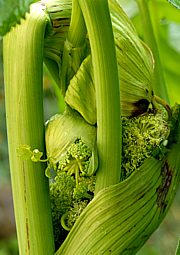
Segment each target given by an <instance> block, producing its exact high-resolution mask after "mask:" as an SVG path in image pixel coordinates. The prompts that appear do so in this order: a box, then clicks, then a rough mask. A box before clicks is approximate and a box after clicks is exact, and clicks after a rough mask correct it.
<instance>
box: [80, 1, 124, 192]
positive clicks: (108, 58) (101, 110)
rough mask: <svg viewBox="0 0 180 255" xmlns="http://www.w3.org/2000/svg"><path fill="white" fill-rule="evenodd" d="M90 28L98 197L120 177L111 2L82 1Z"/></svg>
mask: <svg viewBox="0 0 180 255" xmlns="http://www.w3.org/2000/svg"><path fill="white" fill-rule="evenodd" d="M79 4H80V7H81V10H82V13H83V16H84V19H85V23H86V26H87V31H88V36H89V40H90V47H91V52H92V64H93V72H94V79H95V90H96V102H97V147H98V156H99V168H98V172H97V181H96V193H97V192H98V191H99V190H101V189H103V188H105V187H108V186H109V185H111V184H115V183H118V182H119V180H120V176H121V171H120V169H121V168H120V166H121V117H120V116H121V112H120V92H119V77H118V69H117V61H116V53H115V46H114V37H113V32H112V24H111V19H110V14H109V6H108V1H106V0H105V1H102V0H96V1H92V0H86V1H85V0H79Z"/></svg>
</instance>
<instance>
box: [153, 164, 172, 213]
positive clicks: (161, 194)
mask: <svg viewBox="0 0 180 255" xmlns="http://www.w3.org/2000/svg"><path fill="white" fill-rule="evenodd" d="M161 176H162V182H161V185H160V186H159V187H158V188H157V205H158V207H160V208H161V211H162V213H163V212H164V211H165V209H166V206H167V202H166V196H167V193H168V191H169V187H170V185H171V181H172V171H171V169H170V167H169V165H168V162H167V161H166V162H165V163H164V165H163V167H162V170H161Z"/></svg>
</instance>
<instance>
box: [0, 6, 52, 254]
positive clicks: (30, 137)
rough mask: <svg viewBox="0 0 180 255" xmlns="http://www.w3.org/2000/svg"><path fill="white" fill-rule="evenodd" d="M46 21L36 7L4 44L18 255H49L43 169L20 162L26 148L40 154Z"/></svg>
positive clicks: (49, 226)
mask: <svg viewBox="0 0 180 255" xmlns="http://www.w3.org/2000/svg"><path fill="white" fill-rule="evenodd" d="M46 24H47V17H46V15H45V13H44V12H43V11H42V10H41V5H39V4H35V5H33V6H32V8H31V13H30V15H27V19H26V20H22V21H21V25H17V26H16V27H15V28H13V29H12V30H11V32H10V33H8V34H7V35H6V36H5V38H4V77H5V96H6V114H7V132H8V145H9V160H10V170H11V182H12V190H13V200H14V208H15V218H16V226H17V236H18V243H19V253H20V255H25V254H26V255H35V254H37V255H41V254H42V255H44V254H48V255H51V254H53V253H54V241H53V229H52V219H51V209H50V200H49V186H48V179H47V178H46V177H45V174H44V170H45V167H46V165H45V164H44V163H33V162H31V160H27V161H24V160H23V159H22V158H21V157H19V156H18V153H17V149H18V147H21V146H22V145H24V144H26V145H29V146H31V148H38V149H39V150H40V151H44V119H43V47H44V43H43V41H44V33H45V28H46Z"/></svg>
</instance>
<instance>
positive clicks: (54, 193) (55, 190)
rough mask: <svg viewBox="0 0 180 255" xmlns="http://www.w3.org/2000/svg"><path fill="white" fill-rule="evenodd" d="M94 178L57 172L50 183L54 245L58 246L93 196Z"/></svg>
mask: <svg viewBox="0 0 180 255" xmlns="http://www.w3.org/2000/svg"><path fill="white" fill-rule="evenodd" d="M94 189H95V176H91V177H88V176H79V177H78V184H77V183H76V180H75V176H74V175H72V176H71V175H70V174H69V173H68V172H65V171H58V172H57V175H56V177H55V178H54V180H53V181H52V182H51V183H50V198H51V208H52V217H53V226H54V236H55V243H56V245H59V244H60V243H61V242H62V241H63V240H64V238H65V237H66V235H67V231H69V230H70V229H71V228H72V226H73V225H74V223H75V221H76V220H77V218H78V217H79V215H80V214H81V212H82V211H83V209H84V208H85V207H86V206H87V204H88V203H89V202H90V200H91V199H92V198H93V196H94Z"/></svg>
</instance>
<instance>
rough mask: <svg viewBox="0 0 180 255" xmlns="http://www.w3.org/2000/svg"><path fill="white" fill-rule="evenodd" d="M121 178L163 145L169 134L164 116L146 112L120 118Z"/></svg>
mask: <svg viewBox="0 0 180 255" xmlns="http://www.w3.org/2000/svg"><path fill="white" fill-rule="evenodd" d="M122 127H123V151H122V170H123V178H124V179H125V178H127V177H128V176H129V175H130V174H131V173H132V172H133V171H134V170H135V169H137V168H138V167H139V166H140V165H141V164H142V163H143V162H144V160H145V159H146V158H149V157H150V156H152V155H153V152H154V150H156V149H157V148H160V146H162V147H163V146H164V145H163V141H166V139H167V137H168V135H169V132H170V131H169V125H168V122H167V121H166V119H165V116H164V115H163V114H162V113H161V112H160V113H157V114H155V115H154V114H146V115H141V116H138V117H134V118H127V117H123V118H122Z"/></svg>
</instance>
